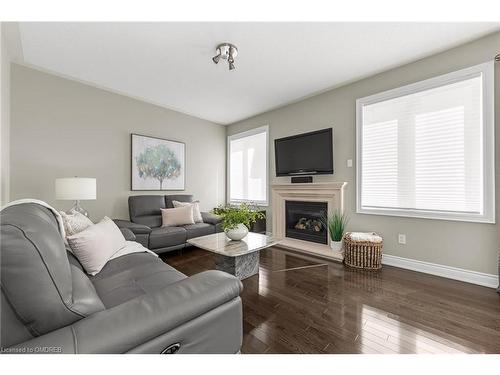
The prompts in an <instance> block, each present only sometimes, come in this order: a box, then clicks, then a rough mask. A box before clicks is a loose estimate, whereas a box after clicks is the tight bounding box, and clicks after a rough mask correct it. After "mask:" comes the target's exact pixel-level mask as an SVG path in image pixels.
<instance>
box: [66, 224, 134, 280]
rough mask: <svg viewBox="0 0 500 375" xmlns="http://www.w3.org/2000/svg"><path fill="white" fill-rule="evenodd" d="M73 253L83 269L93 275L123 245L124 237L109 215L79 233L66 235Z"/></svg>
mask: <svg viewBox="0 0 500 375" xmlns="http://www.w3.org/2000/svg"><path fill="white" fill-rule="evenodd" d="M67 239H68V243H69V246H70V247H71V249H72V250H73V254H75V256H76V257H77V258H78V260H79V261H80V263H81V264H82V266H83V268H85V271H87V273H88V274H90V275H92V276H94V275H95V274H97V273H99V272H100V271H101V270H102V268H103V267H104V266H105V265H106V263H107V261H108V260H109V259H110V258H111V257H112V256H113V255H114V254H115V253H116V252H117V251H118V250H120V249H121V248H122V247H124V246H125V237H123V234H122V232H121V231H120V229H119V228H118V227H117V226H116V224H115V223H114V222H113V220H111V219H110V218H109V217H107V216H106V217H104V219H102V220H101V221H100V222H99V223H97V224H94V225H91V226H90V227H88V228H87V229H85V230H83V231H81V232H80V233H77V234H74V235H72V236H69V237H67Z"/></svg>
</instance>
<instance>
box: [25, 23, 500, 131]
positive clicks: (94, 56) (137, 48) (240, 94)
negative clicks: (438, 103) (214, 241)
mask: <svg viewBox="0 0 500 375" xmlns="http://www.w3.org/2000/svg"><path fill="white" fill-rule="evenodd" d="M499 29H500V23H129V22H125V23H112V22H106V23H55V22H51V23H49V22H46V23H20V24H19V34H20V39H21V45H22V55H23V56H22V58H21V59H22V60H23V61H24V62H25V63H26V64H30V65H33V66H36V67H40V68H43V69H45V70H48V71H51V72H54V73H58V74H61V75H63V76H66V77H70V78H74V79H77V80H79V81H83V82H86V83H90V84H93V85H96V86H98V87H102V88H107V89H110V90H112V91H115V92H119V93H122V94H126V95H130V96H132V97H135V98H139V99H142V100H145V101H148V102H151V103H155V104H158V105H161V106H164V107H167V108H171V109H175V110H177V111H180V112H184V113H188V114H191V115H194V116H197V117H200V118H203V119H207V120H210V121H213V122H217V123H220V124H229V123H233V122H236V121H238V120H242V119H244V118H248V117H250V116H253V115H256V114H258V113H262V112H265V111H267V110H269V109H272V108H276V107H279V106H282V105H285V104H287V103H291V102H293V101H296V100H298V99H300V98H304V97H306V96H310V95H312V94H314V93H318V92H321V91H324V90H326V89H328V88H332V87H336V86H340V85H342V84H345V83H347V82H352V81H354V80H357V79H360V78H363V77H366V76H369V75H372V74H375V73H378V72H381V71H384V70H387V69H390V68H393V67H396V66H399V65H403V64H406V63H408V62H411V61H415V60H418V59H420V58H423V57H425V56H429V55H432V54H434V53H437V52H440V51H443V50H445V49H448V48H451V47H454V46H457V45H460V44H463V43H466V42H468V41H471V40H473V39H476V38H479V37H481V36H483V35H486V34H488V33H491V32H494V31H497V30H499ZM220 42H231V43H233V44H236V46H237V47H238V49H239V55H238V57H237V59H236V62H235V65H236V70H235V71H231V72H230V71H228V69H227V64H226V63H219V64H218V65H215V64H214V63H213V62H212V60H211V58H212V56H213V55H214V54H215V47H216V45H217V44H218V43H220Z"/></svg>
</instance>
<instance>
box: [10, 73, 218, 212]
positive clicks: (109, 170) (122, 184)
mask: <svg viewBox="0 0 500 375" xmlns="http://www.w3.org/2000/svg"><path fill="white" fill-rule="evenodd" d="M11 79H12V81H11V83H12V97H11V101H12V107H11V108H12V112H11V117H12V118H11V119H12V128H11V189H10V191H11V196H10V198H11V200H14V199H19V198H27V197H30V198H38V199H42V200H44V201H46V202H48V203H49V204H52V205H54V206H55V207H57V208H60V209H67V208H69V207H71V202H67V201H55V200H54V180H55V179H56V178H57V177H71V176H80V177H95V178H97V200H96V201H85V202H82V205H83V206H84V207H85V208H86V209H87V210H88V211H89V212H90V214H91V216H92V218H93V219H94V220H98V219H100V218H102V217H103V216H104V215H107V216H110V217H112V218H128V205H127V198H128V196H129V195H131V194H161V193H159V192H153V193H150V192H147V193H144V192H131V191H130V133H139V134H145V135H151V136H155V137H160V138H167V139H172V140H177V141H182V142H185V143H186V164H187V165H186V193H193V194H195V196H196V198H198V199H199V200H200V204H201V206H202V208H203V209H211V208H213V207H214V206H216V205H217V204H219V203H222V202H223V201H224V197H225V160H226V159H225V157H226V156H225V153H226V140H225V134H226V129H225V128H224V127H223V126H221V125H216V124H213V123H211V122H208V121H205V120H201V119H198V118H195V117H191V116H187V115H184V114H181V113H178V112H175V111H171V110H168V109H164V108H161V107H158V106H154V105H151V104H148V103H144V102H141V101H138V100H135V99H131V98H128V97H125V96H121V95H117V94H113V93H110V92H107V91H104V90H100V89H96V88H94V87H91V86H88V85H84V84H81V83H78V82H75V81H71V80H67V79H64V78H60V77H57V76H54V75H50V74H46V73H42V72H40V71H37V70H33V69H29V68H27V67H24V66H20V65H16V64H12V75H11Z"/></svg>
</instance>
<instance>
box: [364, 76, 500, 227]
mask: <svg viewBox="0 0 500 375" xmlns="http://www.w3.org/2000/svg"><path fill="white" fill-rule="evenodd" d="M484 80H485V77H484V74H483V73H482V72H480V71H479V72H477V73H476V74H467V75H466V76H465V77H463V78H462V79H455V80H453V81H452V82H451V83H445V84H442V85H436V82H432V80H429V81H428V82H427V83H429V85H428V88H426V87H425V86H426V85H421V86H420V87H418V88H416V89H415V90H404V91H405V94H402V95H396V94H394V93H393V94H392V95H387V93H382V94H381V96H380V98H376V97H369V100H367V101H366V102H365V103H363V99H361V100H359V101H358V116H361V119H358V133H359V134H358V152H359V154H358V168H359V171H358V178H359V181H358V188H359V189H358V211H360V210H361V211H363V210H367V211H370V210H373V211H374V212H376V211H377V210H386V211H387V212H389V214H390V212H391V210H392V211H396V213H397V212H399V213H404V211H406V213H421V214H425V215H426V216H430V217H437V218H440V215H442V214H443V213H444V214H445V216H446V214H451V215H457V216H455V217H457V218H458V217H459V216H460V215H464V217H465V216H470V215H472V216H476V217H478V218H481V217H483V216H484V215H485V207H484V206H485V199H484V198H485V196H484V194H485V179H484V173H485V162H486V160H485V155H490V153H485V152H484V146H485V137H484V132H485V110H484V109H485V105H484V104H485V103H484V93H485V90H484V87H483V85H484ZM424 82H425V81H424ZM395 91H396V90H395ZM408 91H410V92H408ZM359 120H361V121H359ZM488 162H491V163H492V162H493V160H488ZM489 190H492V188H491V187H489ZM490 203H491V204H494V203H493V202H490ZM488 209H489V212H491V207H488ZM493 211H494V210H493ZM417 216H418V215H417ZM446 218H449V216H446Z"/></svg>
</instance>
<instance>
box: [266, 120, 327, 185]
mask: <svg viewBox="0 0 500 375" xmlns="http://www.w3.org/2000/svg"><path fill="white" fill-rule="evenodd" d="M332 134H333V131H332V128H328V129H323V130H318V131H314V132H310V133H304V134H299V135H294V136H291V137H286V138H280V139H275V140H274V156H275V161H276V176H296V175H315V174H333V137H332Z"/></svg>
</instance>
